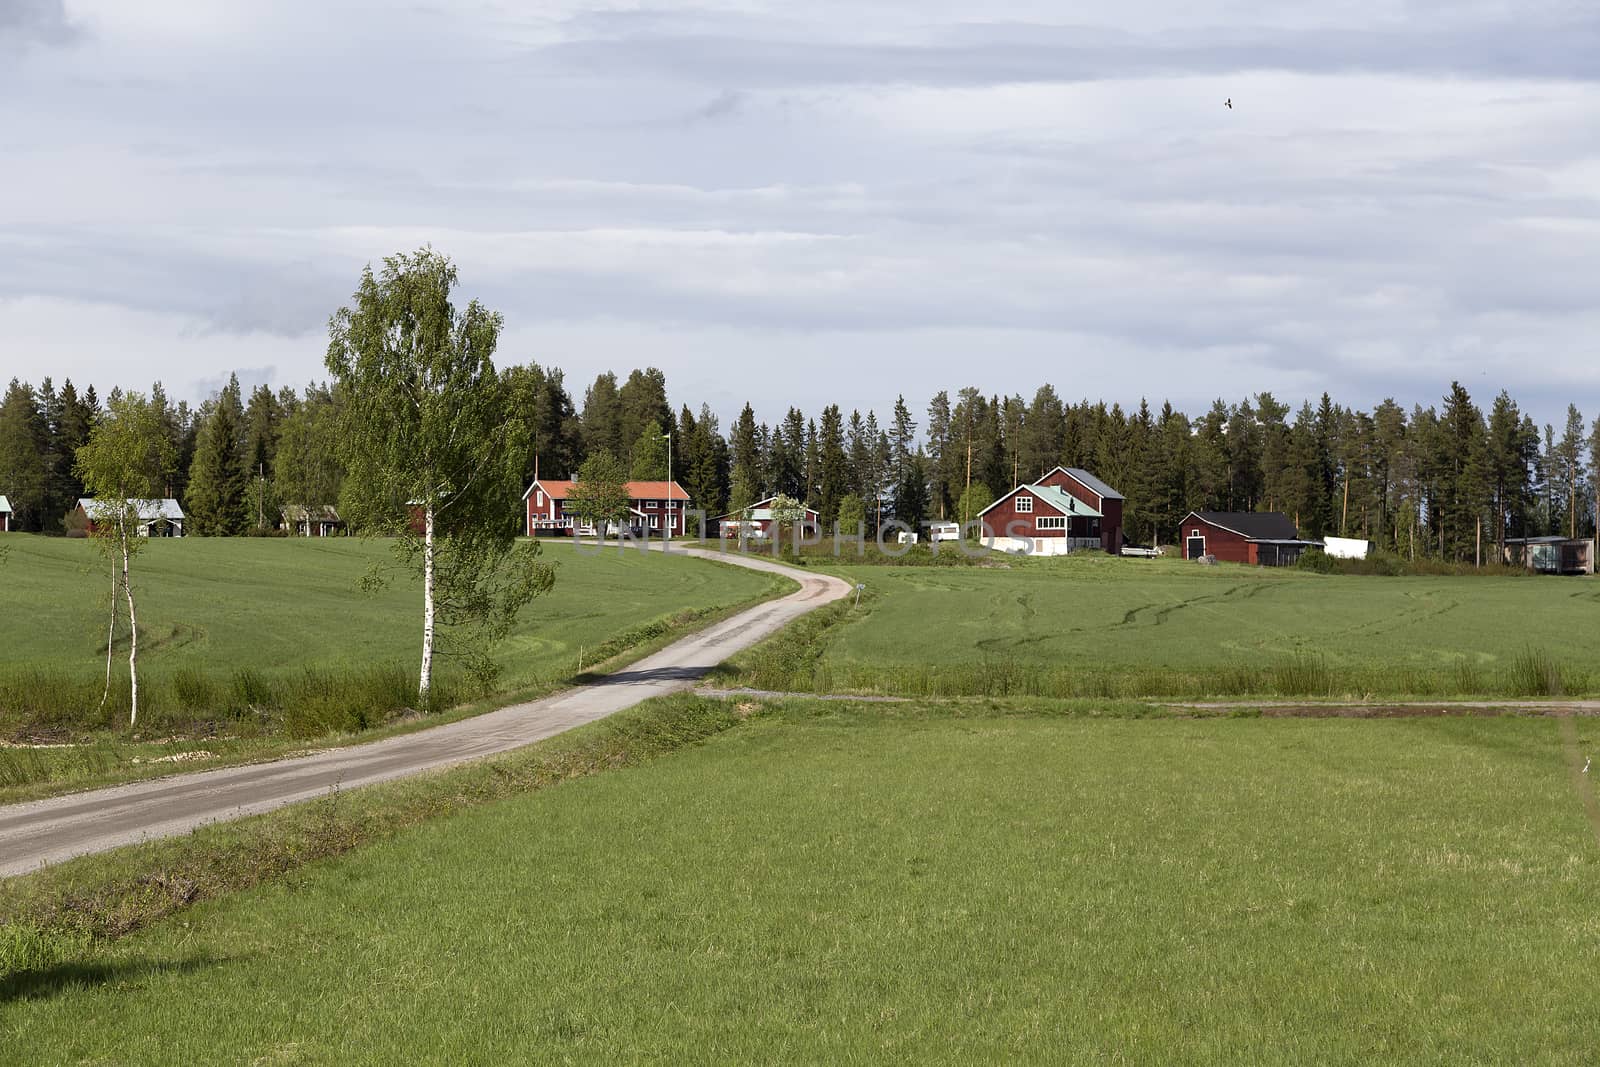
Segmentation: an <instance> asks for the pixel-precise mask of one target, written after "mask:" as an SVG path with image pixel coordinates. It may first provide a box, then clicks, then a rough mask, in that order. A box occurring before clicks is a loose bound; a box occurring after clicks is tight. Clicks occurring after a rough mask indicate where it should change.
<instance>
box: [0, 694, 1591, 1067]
mask: <svg viewBox="0 0 1600 1067" xmlns="http://www.w3.org/2000/svg"><path fill="white" fill-rule="evenodd" d="M680 700H681V701H682V703H681V704H674V705H672V707H674V708H675V709H677V710H676V711H674V712H673V715H672V716H670V717H668V718H670V719H671V720H672V721H673V722H674V725H673V726H672V729H674V730H675V731H681V733H682V735H683V736H682V737H676V736H675V737H672V738H661V737H659V736H658V735H656V734H651V735H650V736H649V737H648V738H644V739H640V740H637V741H631V742H628V743H627V745H626V746H625V747H628V748H630V749H633V750H643V749H649V750H651V751H671V752H674V753H675V754H674V755H672V757H671V758H666V759H655V758H649V757H646V758H642V759H628V760H626V761H625V762H622V763H619V764H618V766H622V767H626V768H627V769H626V770H625V771H623V772H622V773H611V774H593V773H589V771H587V770H580V771H579V772H578V773H577V774H575V775H573V776H572V778H571V779H570V780H567V779H564V778H562V777H561V771H560V769H559V768H554V767H553V768H551V769H550V772H549V779H550V780H552V781H554V780H566V781H567V784H566V785H564V786H563V787H562V788H560V789H548V788H540V787H538V786H537V785H535V786H533V787H532V788H531V790H530V791H528V792H525V793H522V794H520V795H514V796H508V797H506V798H504V799H503V800H500V801H499V802H496V803H477V804H468V805H464V806H463V807H460V808H451V809H448V810H446V811H443V812H441V813H442V814H446V815H447V817H446V818H441V819H438V820H436V821H430V822H427V823H426V824H423V825H409V826H405V827H402V828H401V829H399V830H397V831H396V832H394V833H390V834H387V835H385V836H383V837H381V839H379V838H372V839H370V840H373V841H374V842H375V843H374V844H372V846H371V847H364V848H360V849H356V850H354V851H349V850H343V851H344V852H345V854H344V855H343V856H342V858H340V859H339V860H338V861H337V862H313V863H309V864H307V865H305V866H303V867H298V868H293V869H291V871H289V872H286V873H285V874H280V875H273V876H272V877H270V878H269V879H268V880H267V881H266V882H265V883H264V884H260V885H257V886H255V887H254V888H251V889H248V890H246V891H244V892H241V893H230V894H228V895H227V896H226V897H219V898H217V899H211V900H207V901H204V902H201V903H198V904H197V906H195V907H194V908H193V909H192V910H190V911H189V912H188V913H186V914H185V915H184V916H183V917H182V921H181V922H179V921H171V920H168V921H161V922H157V923H154V924H153V925H151V926H150V927H149V928H147V929H145V930H142V931H139V932H137V933H135V934H133V935H131V936H127V937H123V938H120V939H118V940H116V941H110V942H92V941H91V942H89V943H86V939H92V938H93V937H94V935H93V934H92V933H84V932H83V931H84V930H85V929H86V927H84V926H83V925H81V924H80V925H72V924H70V923H69V924H66V925H64V926H63V927H62V930H63V932H62V933H61V934H60V935H59V939H58V940H57V941H54V942H47V941H42V940H39V939H37V938H35V939H34V940H33V941H31V942H29V943H30V944H31V945H32V946H33V947H31V948H28V949H26V950H20V949H19V950H18V956H19V957H20V956H21V955H23V954H24V951H25V952H26V953H27V955H28V956H29V958H30V959H31V960H33V961H34V962H33V963H32V964H30V966H29V968H28V969H27V970H26V971H22V972H16V973H14V974H13V976H12V978H10V979H7V980H6V981H7V986H6V992H7V994H8V998H7V1001H6V1003H5V1004H4V1008H3V1014H0V1048H26V1049H27V1050H28V1052H29V1057H30V1058H31V1059H32V1060H33V1061H35V1062H41V1063H55V1062H82V1061H102V1060H116V1061H119V1062H128V1063H143V1062H170V1061H171V1060H172V1059H173V1058H182V1059H185V1060H189V1061H193V1062H219V1061H236V1062H252V1061H257V1060H263V1061H268V1062H270V1061H274V1060H288V1061H295V1060H299V1061H317V1062H323V1061H326V1062H353V1063H381V1062H393V1061H395V1060H396V1059H402V1060H403V1059H415V1058H417V1057H418V1056H419V1055H421V1056H423V1057H424V1058H432V1059H436V1060H438V1061H440V1062H489V1061H497V1062H498V1061H510V1060H515V1059H519V1058H526V1056H527V1055H528V1053H527V1050H528V1049H537V1050H538V1054H537V1055H538V1057H539V1058H541V1059H549V1060H551V1061H566V1062H595V1063H609V1062H618V1061H637V1060H646V1059H649V1060H660V1061H667V1062H709V1061H722V1062H727V1061H735V1062H743V1061H759V1060H770V1059H781V1060H785V1061H789V1062H899V1063H904V1062H925V1061H944V1062H993V1061H997V1060H1006V1061H1011V1062H1041V1063H1043V1062H1051V1063H1057V1062H1098V1061H1102V1060H1105V1061H1113V1062H1117V1061H1130V1062H1182V1063H1207V1064H1210V1063H1217V1064H1235V1063H1291V1062H1292V1063H1301V1062H1317V1063H1350V1064H1357V1063H1370V1062H1385V1063H1444V1062H1448V1063H1469V1062H1485V1063H1488V1062H1540V1063H1562V1064H1565V1063H1570V1064H1578V1063H1586V1062H1589V1061H1590V1060H1592V1053H1593V1047H1594V1043H1595V1040H1596V1037H1597V1032H1600V1031H1597V1028H1596V1024H1595V1022H1594V1018H1593V1012H1592V1010H1591V1007H1590V1001H1591V1000H1592V987H1593V976H1594V974H1595V973H1596V970H1597V968H1600V947H1597V942H1596V938H1595V923H1594V915H1595V914H1596V911H1597V909H1600V889H1597V886H1600V881H1597V879H1596V877H1595V875H1596V873H1597V871H1600V851H1597V850H1596V848H1595V846H1594V839H1593V836H1592V832H1591V830H1590V828H1589V826H1588V824H1587V822H1586V821H1585V818H1584V815H1583V812H1582V809H1581V807H1580V806H1579V804H1578V803H1577V800H1576V798H1575V797H1574V795H1573V782H1572V776H1571V772H1570V771H1569V769H1568V766H1567V764H1566V761H1565V758H1564V753H1563V743H1562V741H1561V738H1560V735H1559V731H1558V729H1557V725H1556V724H1555V723H1554V722H1552V721H1550V720H1548V719H1534V718H1517V717H1510V718H1495V719H1483V720H1474V719H1450V720H1437V719H1430V720H1386V721H1377V722H1373V721H1360V722H1351V721H1342V720H1332V721H1330V720H1292V721H1284V720H1265V719H1246V720H1217V719H1204V720H1198V719H1187V718H1173V717H1155V718H1137V717H1111V718H1109V719H1107V718H1102V719H1099V720H1096V721H1090V720H1089V719H1088V718H1087V717H1085V716H1084V715H1082V714H1079V713H1076V712H1075V713H1074V714H1070V715H1055V714H1048V713H1047V712H1048V706H1047V705H1043V704H1040V705H1032V706H1019V707H1007V708H1000V709H992V712H993V713H991V711H986V710H984V709H979V708H975V707H973V706H972V705H970V704H963V705H959V706H932V705H927V706H922V705H918V706H911V707H907V706H905V705H887V706H886V705H870V706H868V705H850V704H823V703H821V702H779V703H773V704H767V705H764V706H761V707H759V708H752V709H750V710H751V711H752V714H751V715H750V716H749V717H748V718H747V719H745V720H743V721H742V722H741V721H740V720H739V719H738V713H739V709H738V707H737V705H733V704H730V703H720V704H718V703H714V702H704V701H695V700H693V699H692V698H680ZM697 706H698V710H691V709H694V708H696V707H697ZM642 710H643V709H641V711H642ZM680 715H687V716H688V718H687V719H682V718H679V716H680ZM736 723H737V724H739V725H738V728H737V729H729V728H728V727H729V726H731V725H734V724H736ZM602 725H603V724H602ZM616 725H618V726H621V725H622V724H621V720H619V722H618V723H617V724H616ZM1576 725H1577V728H1578V730H1579V731H1580V733H1579V737H1578V743H1579V744H1580V745H1586V746H1592V745H1594V744H1596V743H1600V735H1596V733H1595V729H1596V724H1595V723H1594V722H1592V721H1587V720H1586V721H1583V722H1580V723H1577V724H1576ZM627 728H628V729H632V727H631V726H630V727H627ZM658 728H660V729H665V728H666V725H665V722H663V723H661V724H660V725H659V726H658ZM584 736H585V737H586V738H590V739H593V738H594V737H596V736H597V735H595V734H586V735H584ZM685 739H687V742H688V743H683V742H684V740H685ZM567 740H568V742H569V743H570V742H572V741H577V740H580V739H579V738H577V737H576V736H574V737H573V738H569V739H567ZM597 755H598V754H597ZM601 762H602V763H603V762H604V759H603V757H602V759H601ZM441 777H447V776H441ZM420 784H421V783H412V785H413V786H415V785H420ZM344 799H346V798H341V802H343V800H344ZM351 799H354V797H352V798H351ZM306 833H307V836H308V837H316V836H317V831H316V830H315V824H314V823H313V824H311V825H310V826H308V828H307V831H306ZM342 833H343V831H341V830H337V829H336V830H334V831H330V832H329V833H328V834H326V835H325V836H327V837H329V838H331V839H332V840H333V841H334V845H333V849H334V850H335V851H339V850H341V849H342V846H340V844H339V841H340V839H341V835H342ZM147 855H148V854H147ZM144 873H147V874H148V873H150V872H149V871H148V870H146V871H145V872H144ZM147 885H149V892H151V893H152V894H157V895H159V894H166V895H168V896H171V895H173V894H174V889H173V888H172V887H171V885H170V884H168V885H162V884H159V883H155V884H150V883H147ZM224 891H225V890H224ZM176 892H177V895H180V896H181V895H184V894H185V893H186V892H187V890H186V889H185V887H184V886H182V885H178V886H177V890H176ZM25 936H28V937H34V935H32V934H29V935H25ZM74 938H76V940H74ZM8 943H14V944H18V945H20V944H22V941H21V940H20V939H18V938H17V937H16V936H14V935H13V937H12V941H11V942H8ZM50 960H54V961H55V962H48V961H50ZM486 1019H490V1020H493V1025H485V1022H484V1020H486ZM419 1050H422V1051H421V1052H419Z"/></svg>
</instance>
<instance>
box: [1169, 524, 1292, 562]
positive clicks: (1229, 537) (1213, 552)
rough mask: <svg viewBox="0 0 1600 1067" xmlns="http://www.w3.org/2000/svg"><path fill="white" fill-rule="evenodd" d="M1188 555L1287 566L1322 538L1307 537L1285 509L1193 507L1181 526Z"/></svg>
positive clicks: (1179, 528)
mask: <svg viewBox="0 0 1600 1067" xmlns="http://www.w3.org/2000/svg"><path fill="white" fill-rule="evenodd" d="M1178 537H1179V540H1180V541H1181V542H1182V544H1183V558H1184V559H1201V558H1202V557H1205V556H1211V557H1213V558H1214V559H1218V560H1221V561H1222V562H1224V563H1249V564H1253V565H1258V566H1263V567H1287V566H1288V565H1289V564H1291V563H1293V562H1294V561H1295V560H1297V559H1299V558H1300V555H1301V553H1303V552H1304V551H1305V550H1306V549H1308V548H1318V547H1321V546H1320V542H1317V541H1304V540H1301V538H1300V531H1299V530H1298V529H1296V527H1295V524H1294V522H1293V520H1291V519H1290V518H1289V516H1287V515H1285V514H1283V512H1281V511H1191V512H1189V514H1188V515H1186V516H1185V517H1184V520H1183V522H1182V523H1181V524H1180V525H1179V527H1178Z"/></svg>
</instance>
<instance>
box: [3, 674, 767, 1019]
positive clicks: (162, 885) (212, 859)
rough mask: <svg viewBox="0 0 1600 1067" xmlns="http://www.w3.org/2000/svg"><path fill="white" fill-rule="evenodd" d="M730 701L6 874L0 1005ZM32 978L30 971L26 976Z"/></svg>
mask: <svg viewBox="0 0 1600 1067" xmlns="http://www.w3.org/2000/svg"><path fill="white" fill-rule="evenodd" d="M741 716H742V713H741V711H740V710H739V706H738V705H737V704H735V703H733V702H729V701H717V700H708V699H704V698H699V697H694V696H688V695H683V696H674V697H665V698H659V699H657V700H654V701H650V702H648V703H646V704H644V705H640V706H639V707H637V708H633V709H630V710H628V711H624V712H620V713H618V714H617V715H614V716H611V717H610V718H607V719H605V720H602V721H601V722H598V723H594V724H591V725H589V726H585V727H581V728H579V729H577V730H574V731H572V732H571V733H568V734H563V735H561V736H559V737H556V738H553V739H551V740H549V741H545V742H541V743H539V744H536V745H532V746H529V747H528V748H527V749H524V750H521V751H518V752H515V753H512V754H509V755H506V756H501V757H497V758H495V759H493V760H488V761H484V762H481V763H473V764H468V765H466V766H464V767H458V768H453V769H451V770H448V771H445V772H442V773H439V774H434V775H426V776H422V777H419V778H415V779H408V780H405V781H401V782H395V783H388V784H383V785H376V786H369V787H367V788H365V789H361V790H357V791H354V792H350V793H337V792H335V793H330V794H329V795H328V797H327V798H325V799H323V800H320V801H315V802H312V803H309V804H301V805H295V806H291V807H288V808H284V809H281V810H279V811H275V812H270V813H268V814H266V815H260V816H256V817H254V818H250V819H245V820H241V821H239V822H235V823H224V824H219V825H215V826H208V827H203V828H201V829H199V830H196V831H195V832H194V833H193V834H190V835H188V836H186V837H178V838H172V839H168V840H162V841H154V842H150V843H147V844H141V845H134V846H130V847H128V848H123V849H118V850H115V851H113V852H110V853H106V854H103V855H97V856H85V857H82V858H80V859H77V860H72V861H70V862H67V863H63V864H60V865H57V866H54V867H49V868H45V869H44V870H41V871H39V872H37V873H35V874H30V875H23V876H18V877H16V878H11V879H8V880H7V881H6V882H5V894H4V896H3V897H0V982H3V983H4V984H0V1002H3V1001H5V1000H7V999H9V997H10V996H14V995H16V994H17V993H18V992H20V991H21V990H22V989H24V988H33V985H32V983H34V982H36V981H40V980H43V981H48V980H49V978H48V975H49V972H50V969H51V968H52V967H53V966H55V965H57V964H66V963H70V962H72V961H75V960H80V959H81V958H82V956H83V954H84V953H85V952H86V951H88V949H89V948H90V947H91V946H92V945H94V944H95V943H98V942H103V941H107V940H112V939H115V938H118V937H122V936H125V935H127V934H128V933H131V932H132V931H134V930H137V929H139V928H141V927H143V926H145V925H147V924H149V923H151V922H153V921H155V920H157V919H160V918H162V917H164V916H166V915H169V914H171V913H172V912H174V911H177V910H179V909H181V908H185V907H188V906H190V905H192V904H195V903H197V902H199V901H202V900H207V899H211V898H213V897H217V896H220V895H223V894H226V893H230V892H236V891H238V890H240V889H244V888H248V887H250V886H254V885H258V884H260V883H262V882H266V881H270V880H272V879H276V878H281V877H283V876H285V875H287V874H289V873H291V872H293V871H295V870H297V869H298V868H301V867H303V866H305V865H306V864H308V863H312V862H314V861H316V860H319V859H326V858H329V857H332V856H337V855H341V854H343V853H345V852H348V851H350V850H351V849H354V848H357V847H359V846H361V845H364V844H370V843H372V842H374V841H378V840H382V839H384V838H387V837H390V836H392V835H394V834H396V833H398V832H400V831H401V830H403V829H405V828H407V827H410V826H415V825H417V824H419V823H422V822H425V821H428V820H431V819H437V818H441V817H444V816H448V815H450V814H453V813H456V812H459V811H462V810H464V809H466V808H470V807H474V806H477V805H481V804H485V803H489V802H492V801H495V800H500V799H503V798H505V797H510V796H514V795H517V794H520V793H525V792H529V791H533V790H538V789H543V788H546V787H548V786H551V785H555V784H557V783H559V782H562V781H565V780H568V779H572V778H580V777H583V776H585V775H590V774H595V773H597V772H599V771H602V770H608V769H615V768H619V767H628V766H635V765H638V764H640V763H642V762H646V761H648V760H650V759H654V758H655V757H657V756H660V755H663V754H665V753H667V752H671V751H673V750H674V749H677V748H680V747H683V746H684V745H689V744H694V743H696V742H698V741H701V740H704V739H705V738H707V737H710V736H712V735H713V734H715V733H717V732H719V731H721V730H725V729H728V728H729V727H732V726H734V725H736V724H737V723H738V722H739V721H740V718H741ZM30 976H31V977H30Z"/></svg>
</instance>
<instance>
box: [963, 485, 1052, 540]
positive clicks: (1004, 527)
mask: <svg viewBox="0 0 1600 1067" xmlns="http://www.w3.org/2000/svg"><path fill="white" fill-rule="evenodd" d="M1019 496H1025V497H1028V498H1029V499H1030V500H1032V501H1033V511H1032V512H1026V511H1022V512H1019V511H1018V510H1017V497H1019ZM1056 514H1059V512H1057V511H1056V509H1055V508H1052V507H1050V506H1048V505H1046V504H1045V503H1044V502H1043V501H1041V500H1040V499H1039V498H1038V497H1037V496H1035V495H1034V494H1032V493H1030V492H1028V491H1027V490H1022V491H1020V492H1016V493H1012V494H1011V495H1010V496H1007V497H1005V498H1004V499H1002V500H1001V501H1000V503H999V505H998V506H997V507H995V509H994V510H993V511H991V512H989V513H988V514H987V515H985V516H984V517H983V524H984V527H985V530H984V533H985V535H986V536H989V537H1065V536H1067V531H1066V530H1040V529H1036V528H1035V527H1034V524H1033V520H1034V519H1035V518H1037V517H1038V516H1040V515H1056ZM1013 523H1016V524H1017V527H1016V532H1015V533H1013V532H1012V524H1013Z"/></svg>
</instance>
